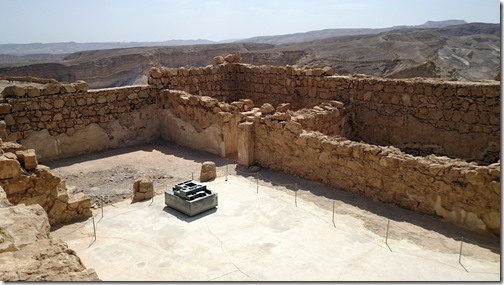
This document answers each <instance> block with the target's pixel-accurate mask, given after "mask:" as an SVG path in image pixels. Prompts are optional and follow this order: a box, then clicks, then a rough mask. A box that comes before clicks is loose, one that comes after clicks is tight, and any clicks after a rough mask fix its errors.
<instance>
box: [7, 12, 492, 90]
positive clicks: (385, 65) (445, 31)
mask: <svg viewBox="0 0 504 285" xmlns="http://www.w3.org/2000/svg"><path fill="white" fill-rule="evenodd" d="M458 23H459V22H457V21H455V22H427V23H425V24H424V25H422V26H416V27H394V29H392V28H389V29H390V30H386V31H379V33H376V32H377V31H371V32H370V31H366V30H361V31H359V33H367V34H359V35H344V36H331V35H332V34H331V32H328V31H330V30H325V31H315V32H311V33H305V35H304V36H302V37H300V36H299V35H298V36H296V39H297V40H293V39H292V36H289V35H286V36H278V38H277V39H276V40H272V39H269V40H268V41H266V42H274V43H279V42H288V43H284V44H269V43H245V42H240V43H227V44H208V45H189V46H175V47H138V48H122V49H106V50H94V51H82V52H77V53H72V54H68V55H36V56H35V55H25V56H12V55H0V74H3V75H7V76H36V77H43V78H54V79H56V80H58V81H62V82H74V81H76V80H79V79H80V80H85V81H87V82H88V83H89V86H90V87H91V88H102V87H113V86H123V85H131V84H144V83H146V80H147V71H148V69H149V68H150V67H152V66H167V67H181V66H186V67H189V66H205V65H208V64H211V62H209V60H208V59H209V58H212V57H214V56H218V55H226V54H228V53H239V54H240V55H241V57H242V60H243V62H247V63H252V64H256V65H261V64H272V65H297V66H300V67H302V66H308V67H315V66H320V67H323V66H330V67H332V68H333V69H334V70H335V71H336V72H337V73H339V74H356V73H357V74H367V75H372V76H380V77H390V78H409V77H434V78H448V79H450V80H469V81H474V80H487V79H493V78H494V77H495V76H496V75H497V74H498V73H499V72H500V42H501V37H500V24H485V23H465V24H460V25H449V24H458ZM339 32H341V30H340V31H339ZM347 32H348V31H347ZM354 32H355V31H354ZM309 35H312V36H313V35H318V37H322V39H316V40H310V39H311V38H310V36H309ZM321 35H323V36H321ZM286 38H290V40H286ZM301 38H302V39H303V41H302V42H297V41H298V40H299V39H301ZM315 38H316V37H315ZM306 40H310V41H306ZM251 41H252V40H251ZM292 41H295V42H292ZM259 42H261V41H259Z"/></svg>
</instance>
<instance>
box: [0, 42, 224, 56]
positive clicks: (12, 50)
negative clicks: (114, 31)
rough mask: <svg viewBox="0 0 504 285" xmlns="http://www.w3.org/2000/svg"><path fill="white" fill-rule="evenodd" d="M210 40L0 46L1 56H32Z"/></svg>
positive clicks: (191, 43) (195, 43)
mask: <svg viewBox="0 0 504 285" xmlns="http://www.w3.org/2000/svg"><path fill="white" fill-rule="evenodd" d="M213 43H215V42H213V41H209V40H169V41H163V42H105V43H76V42H66V43H47V44H43V43H31V44H0V54H4V55H7V54H10V55H18V56H22V55H30V54H69V53H74V52H79V51H87V50H101V49H117V48H131V47H156V46H181V45H202V44H213Z"/></svg>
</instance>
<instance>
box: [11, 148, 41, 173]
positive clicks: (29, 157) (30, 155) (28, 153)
mask: <svg viewBox="0 0 504 285" xmlns="http://www.w3.org/2000/svg"><path fill="white" fill-rule="evenodd" d="M16 156H17V158H18V159H19V161H21V162H22V163H23V166H24V168H25V169H26V170H33V169H35V168H37V165H38V162H37V155H36V154H35V150H34V149H26V150H18V151H16Z"/></svg>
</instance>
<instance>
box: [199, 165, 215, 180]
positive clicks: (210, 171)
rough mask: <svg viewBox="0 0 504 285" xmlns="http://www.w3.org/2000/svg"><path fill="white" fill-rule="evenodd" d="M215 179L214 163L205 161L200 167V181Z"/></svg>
mask: <svg viewBox="0 0 504 285" xmlns="http://www.w3.org/2000/svg"><path fill="white" fill-rule="evenodd" d="M215 177H217V170H216V167H215V162H213V161H205V162H203V164H202V165H201V173H200V181H201V182H206V181H210V180H213V179H215Z"/></svg>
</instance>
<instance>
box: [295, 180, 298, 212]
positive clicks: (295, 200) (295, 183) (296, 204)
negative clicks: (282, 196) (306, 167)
mask: <svg viewBox="0 0 504 285" xmlns="http://www.w3.org/2000/svg"><path fill="white" fill-rule="evenodd" d="M297 191H298V189H297V183H294V203H296V207H297Z"/></svg>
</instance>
